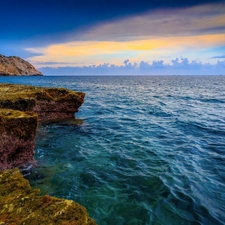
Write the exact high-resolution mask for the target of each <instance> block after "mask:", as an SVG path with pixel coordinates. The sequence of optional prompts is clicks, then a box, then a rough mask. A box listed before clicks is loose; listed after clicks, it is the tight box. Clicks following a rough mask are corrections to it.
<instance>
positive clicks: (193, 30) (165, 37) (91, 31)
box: [0, 0, 225, 75]
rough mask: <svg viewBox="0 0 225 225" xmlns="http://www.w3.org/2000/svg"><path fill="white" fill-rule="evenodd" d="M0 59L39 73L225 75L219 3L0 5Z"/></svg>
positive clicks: (59, 0) (134, 0)
mask: <svg viewBox="0 0 225 225" xmlns="http://www.w3.org/2000/svg"><path fill="white" fill-rule="evenodd" d="M0 9H1V18H2V20H1V29H0V32H1V33H0V54H3V55H6V56H12V55H16V56H20V57H21V58H23V59H25V60H27V61H29V62H30V63H32V64H33V65H34V66H35V67H36V68H37V69H38V70H40V71H41V72H42V73H43V74H44V75H198V74H200V75H221V74H223V75H225V0H222V1H221V0H214V1H212V0H211V1H210V0H189V1H186V0H184V1H181V0H179V1H178V0H113V1H112V0H39V1H37V0H1V1H0Z"/></svg>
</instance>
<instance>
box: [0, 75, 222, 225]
mask: <svg viewBox="0 0 225 225" xmlns="http://www.w3.org/2000/svg"><path fill="white" fill-rule="evenodd" d="M0 82H12V83H25V84H32V85H39V86H54V87H59V86H61V87H66V88H70V89H73V90H79V91H84V92H85V93H86V98H85V103H84V105H83V106H82V107H81V108H80V112H79V113H77V115H76V117H77V119H78V120H77V121H75V122H74V121H66V122H61V123H53V124H48V125H43V126H40V127H39V131H38V135H37V138H36V149H35V152H36V156H35V157H36V159H37V160H38V162H39V165H40V167H39V168H36V169H34V170H33V171H32V173H31V174H30V176H29V179H30V180H31V184H32V186H33V187H38V188H40V189H41V191H42V193H43V194H45V193H49V194H50V195H55V196H58V197H63V198H68V199H73V200H75V201H77V202H79V203H80V204H82V205H84V206H85V207H86V208H87V210H88V213H89V214H90V215H91V217H93V218H94V219H95V220H96V221H97V223H98V224H99V225H106V224H107V225H109V224H111V225H115V224H116V225H125V224H130V225H132V224H135V225H136V224H137V225H138V224H140V225H142V224H143V225H145V224H146V225H147V224H154V225H160V224H165V225H170V224H171V225H176V224H177V225H182V224H184V225H186V224H196V225H197V224H198V225H199V224H202V225H219V224H225V213H224V212H225V77H223V76H208V77H207V76H199V77H197V76H191V77H188V76H187V77H185V76H161V77H160V76H158V77H38V78H35V77H30V78H16V77H15V78H0Z"/></svg>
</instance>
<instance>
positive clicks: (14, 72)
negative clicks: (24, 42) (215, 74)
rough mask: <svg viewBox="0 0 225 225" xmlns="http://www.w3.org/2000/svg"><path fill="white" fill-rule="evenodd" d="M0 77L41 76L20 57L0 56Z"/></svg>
mask: <svg viewBox="0 0 225 225" xmlns="http://www.w3.org/2000/svg"><path fill="white" fill-rule="evenodd" d="M0 76H42V73H41V72H39V71H38V70H36V69H35V68H34V66H33V65H31V64H30V63H29V62H27V61H25V60H23V59H21V58H20V57H17V56H10V57H6V56H4V55H1V54H0Z"/></svg>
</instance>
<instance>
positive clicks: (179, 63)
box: [39, 58, 225, 75]
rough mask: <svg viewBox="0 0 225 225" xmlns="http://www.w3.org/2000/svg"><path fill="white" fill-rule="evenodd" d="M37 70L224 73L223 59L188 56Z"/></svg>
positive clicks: (54, 72)
mask: <svg viewBox="0 0 225 225" xmlns="http://www.w3.org/2000/svg"><path fill="white" fill-rule="evenodd" d="M39 70H40V71H41V72H42V73H43V74H44V75H225V60H224V61H217V63H216V64H210V63H202V62H200V61H196V60H193V61H189V60H188V58H180V59H178V58H176V59H174V60H172V61H171V62H170V63H165V62H164V61H163V60H158V61H153V62H152V63H149V62H146V61H141V62H140V63H137V62H134V63H132V62H130V61H129V59H126V60H125V61H124V63H123V65H121V66H117V65H115V64H109V63H104V64H100V65H97V66H96V65H92V66H75V67H71V66H66V67H57V68H55V67H42V68H39Z"/></svg>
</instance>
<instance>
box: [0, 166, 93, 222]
mask: <svg viewBox="0 0 225 225" xmlns="http://www.w3.org/2000/svg"><path fill="white" fill-rule="evenodd" d="M0 224H2V225H6V224H11V225H30V224H33V225H38V224H46V225H69V224H70V225H96V222H95V221H94V220H93V219H91V218H90V217H89V215H88V214H87V212H86V209H85V208H84V207H83V206H81V205H79V204H78V203H75V202H73V201H71V200H65V199H60V198H56V197H50V196H48V195H45V196H40V195H39V189H32V188H31V187H30V185H29V182H28V180H26V179H24V178H23V176H22V175H21V173H20V172H19V170H18V169H13V170H8V171H5V172H3V173H0Z"/></svg>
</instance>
